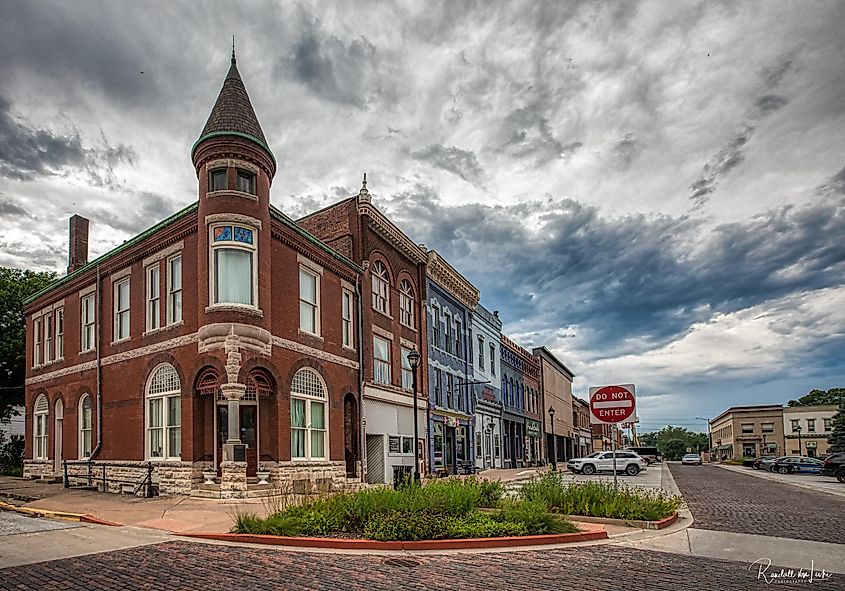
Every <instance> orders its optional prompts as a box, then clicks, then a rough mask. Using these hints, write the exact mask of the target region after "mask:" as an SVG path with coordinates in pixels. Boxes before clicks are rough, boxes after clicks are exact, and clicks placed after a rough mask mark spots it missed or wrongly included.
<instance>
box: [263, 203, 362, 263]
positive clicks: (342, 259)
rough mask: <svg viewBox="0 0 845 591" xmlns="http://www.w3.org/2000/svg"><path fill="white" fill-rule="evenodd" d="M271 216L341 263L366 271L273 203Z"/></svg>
mask: <svg viewBox="0 0 845 591" xmlns="http://www.w3.org/2000/svg"><path fill="white" fill-rule="evenodd" d="M270 217H271V218H273V219H275V220H277V221H280V222H282V223H283V224H284V225H286V226H288V227H289V228H290V229H292V230H293V231H294V232H296V233H297V234H299V235H300V236H302V237H303V238H305V239H306V240H308V241H309V242H311V243H312V244H314V245H315V246H317V247H318V248H320V249H321V250H324V251H325V252H326V253H328V254H329V255H330V256H331V257H332V258H335V259H337V260H338V261H340V262H341V263H343V264H344V265H346V266H347V267H349V268H350V269H353V270H354V271H356V272H358V273H363V272H364V269H363V268H361V267H359V266H358V265H357V264H356V263H355V262H354V261H352V260H350V259H348V258H346V257H345V256H343V255H342V254H340V253H339V252H337V251H336V250H335V249H333V248H332V247H331V246H329V245H328V244H326V243H325V242H323V241H322V240H320V239H319V238H317V237H316V236H314V234H312V233H311V232H309V231H308V230H306V229H305V228H303V227H302V226H300V225H299V224H297V223H296V222H295V221H293V220H292V219H291V218H289V217H288V216H286V215H285V214H284V213H282V212H281V210H279V209H277V208H276V207H275V206H273V205H270Z"/></svg>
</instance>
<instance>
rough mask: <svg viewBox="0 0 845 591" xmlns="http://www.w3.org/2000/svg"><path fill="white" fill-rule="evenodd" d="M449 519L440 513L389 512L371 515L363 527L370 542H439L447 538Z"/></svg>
mask: <svg viewBox="0 0 845 591" xmlns="http://www.w3.org/2000/svg"><path fill="white" fill-rule="evenodd" d="M448 521H449V518H448V516H446V515H443V514H442V513H436V512H429V511H423V512H414V511H391V512H389V513H378V514H376V515H373V516H372V517H371V518H370V520H369V521H368V522H367V525H366V527H364V537H365V538H367V539H370V540H381V541H391V540H403V541H405V540H440V539H443V538H447V537H449V527H448Z"/></svg>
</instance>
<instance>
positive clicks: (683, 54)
mask: <svg viewBox="0 0 845 591" xmlns="http://www.w3.org/2000/svg"><path fill="white" fill-rule="evenodd" d="M244 4H247V3H244ZM336 4H337V3H332V4H329V3H317V4H311V3H293V2H285V3H280V2H279V3H277V2H265V3H259V2H250V3H248V6H232V5H226V6H225V7H224V6H219V5H217V4H213V3H210V2H208V3H198V2H185V3H181V4H180V3H175V2H158V3H143V4H142V3H126V2H102V3H89V2H73V3H68V2H54V3H50V2H37V3H35V2H33V3H21V2H14V1H13V0H0V11H1V12H2V14H3V19H2V20H0V55H2V56H3V67H2V68H0V217H2V220H3V226H2V228H3V229H2V232H0V265H5V266H14V267H22V268H33V269H39V270H44V269H49V270H56V271H61V270H62V269H63V268H64V267H65V265H66V240H67V230H66V228H67V218H68V216H70V215H71V214H73V213H80V214H82V215H85V216H87V217H89V218H91V220H92V236H91V240H92V246H91V249H92V255H97V254H100V253H103V252H105V251H107V250H108V249H110V248H111V247H113V246H115V245H117V244H119V243H120V242H122V241H123V240H125V239H127V238H129V237H130V236H132V235H134V234H136V233H137V232H139V231H141V230H143V229H144V228H146V227H148V226H150V225H152V224H154V223H155V222H157V221H159V220H160V219H162V218H163V217H165V216H167V215H168V214H170V213H172V212H174V211H176V210H177V209H179V208H181V207H183V206H185V205H187V204H188V203H190V202H192V201H194V200H195V199H196V198H197V194H196V178H195V176H194V173H193V170H192V167H191V162H190V154H189V152H190V148H191V145H192V144H193V142H194V141H195V140H196V138H197V137H198V135H199V132H200V130H201V129H202V127H203V125H204V123H205V120H206V118H207V117H208V114H209V112H210V110H211V106H212V104H213V102H214V99H215V98H216V96H217V93H218V91H219V89H220V86H221V84H222V81H223V77H224V76H225V73H226V70H227V68H228V65H229V52H230V43H231V35H232V34H233V33H234V34H235V35H236V40H237V52H238V65H239V68H240V71H241V74H242V76H243V78H244V81H245V83H246V86H247V89H248V91H249V93H250V96H251V98H252V102H253V104H254V106H255V109H256V112H257V114H258V117H259V120H260V121H261V124H262V127H263V129H264V132H265V135H266V136H267V139H268V141H269V143H270V146H271V147H272V149H273V151H274V153H275V155H276V157H277V159H278V161H279V171H278V173H277V175H276V177H275V182H274V185H273V193H272V200H273V203H274V204H275V205H276V206H278V207H279V208H281V209H282V210H284V211H285V212H287V213H288V214H290V215H291V216H294V217H297V216H300V215H302V214H304V213H306V212H308V211H311V210H313V209H316V208H318V207H321V206H323V205H326V204H328V203H331V202H333V201H336V200H338V199H339V198H341V197H345V196H348V195H350V194H352V193H353V192H356V191H357V189H358V187H359V186H360V177H361V173H362V172H363V171H367V172H368V174H369V177H368V178H369V180H370V183H369V188H370V191H371V193H372V194H373V195H374V199H375V202H376V203H377V204H378V205H379V206H380V207H381V208H382V209H384V210H385V211H387V212H388V213H389V214H391V215H392V216H393V217H394V219H396V220H397V222H398V223H399V224H400V225H401V226H402V227H403V228H404V229H405V231H406V232H407V233H408V234H409V235H410V236H411V237H412V238H414V239H415V240H416V241H418V242H423V243H425V244H426V245H427V246H428V247H430V248H436V249H437V250H439V251H440V252H441V253H443V254H444V255H445V256H446V257H447V258H448V259H449V260H450V261H451V262H452V263H453V264H454V265H455V266H456V267H457V268H459V269H460V270H461V271H462V272H464V274H465V275H466V276H467V277H468V278H469V279H470V280H471V281H472V282H473V283H474V284H475V285H476V286H478V287H479V288H480V289H481V292H482V300H483V302H484V303H485V304H486V305H487V307H488V308H490V309H497V310H500V314H501V316H502V317H503V319H504V321H505V329H506V332H508V333H509V334H510V335H511V336H512V337H514V338H515V339H516V340H517V341H519V342H521V343H522V344H523V345H526V346H532V345H539V344H545V345H547V346H548V347H549V348H551V349H552V350H553V351H555V352H557V353H558V354H559V355H560V357H561V359H562V360H563V361H564V362H565V363H566V364H567V365H569V366H570V367H571V368H572V369H573V371H575V373H576V374H577V377H576V382H575V390H576V393H577V394H579V395H582V396H586V390H587V388H588V387H589V386H590V385H599V384H606V383H614V382H634V383H636V384H637V387H638V392H639V395H640V416H641V420H642V428H644V429H646V430H648V429H651V428H655V427H659V426H661V425H664V424H666V423H673V424H679V425H683V426H687V427H690V428H698V429H703V428H704V423H703V422H701V421H696V420H695V417H696V416H713V415H714V414H716V413H717V412H719V411H721V410H722V409H724V408H725V407H727V406H729V405H731V404H738V403H742V404H754V403H772V402H785V401H786V400H788V399H789V398H793V397H797V396H799V395H801V394H803V393H805V392H806V391H808V390H809V389H811V388H829V387H834V386H845V67H843V66H845V59H843V56H845V35H843V33H842V31H843V30H845V5H843V3H841V2H838V1H816V2H812V3H807V2H763V3H755V2H743V3H733V2H715V1H707V2H700V3H694V2H677V1H668V0H667V1H665V2H645V3H634V2H605V3H594V2H585V3H576V2H566V3H563V2H548V3H541V2H536V1H529V2H508V3H505V2H495V3H492V2H477V3H471V2H443V3H432V2H406V3H401V4H400V3H393V2H389V3H364V2H354V3H343V4H341V5H340V6H338V5H336Z"/></svg>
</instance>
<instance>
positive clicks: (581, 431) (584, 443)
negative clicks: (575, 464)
mask: <svg viewBox="0 0 845 591" xmlns="http://www.w3.org/2000/svg"><path fill="white" fill-rule="evenodd" d="M572 433H573V436H572V446H573V448H574V449H573V452H572V455H573V456H575V457H576V458H583V457H584V456H586V455H589V454H591V453H592V452H593V436H592V430H591V429H590V405H589V404H588V403H587V401H586V400H581V399H580V398H578V397H577V396H573V397H572Z"/></svg>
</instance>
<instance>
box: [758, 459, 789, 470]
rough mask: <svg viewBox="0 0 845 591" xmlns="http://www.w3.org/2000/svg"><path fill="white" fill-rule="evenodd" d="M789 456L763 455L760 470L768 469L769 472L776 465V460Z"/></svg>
mask: <svg viewBox="0 0 845 591" xmlns="http://www.w3.org/2000/svg"><path fill="white" fill-rule="evenodd" d="M788 457H790V456H776V457H774V458H768V457H763V458H762V459H761V460H760V466H759V469H760V470H768V471H769V472H771V471H772V466H774V464H775V462H777V461H778V460H782V459H784V458H788Z"/></svg>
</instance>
